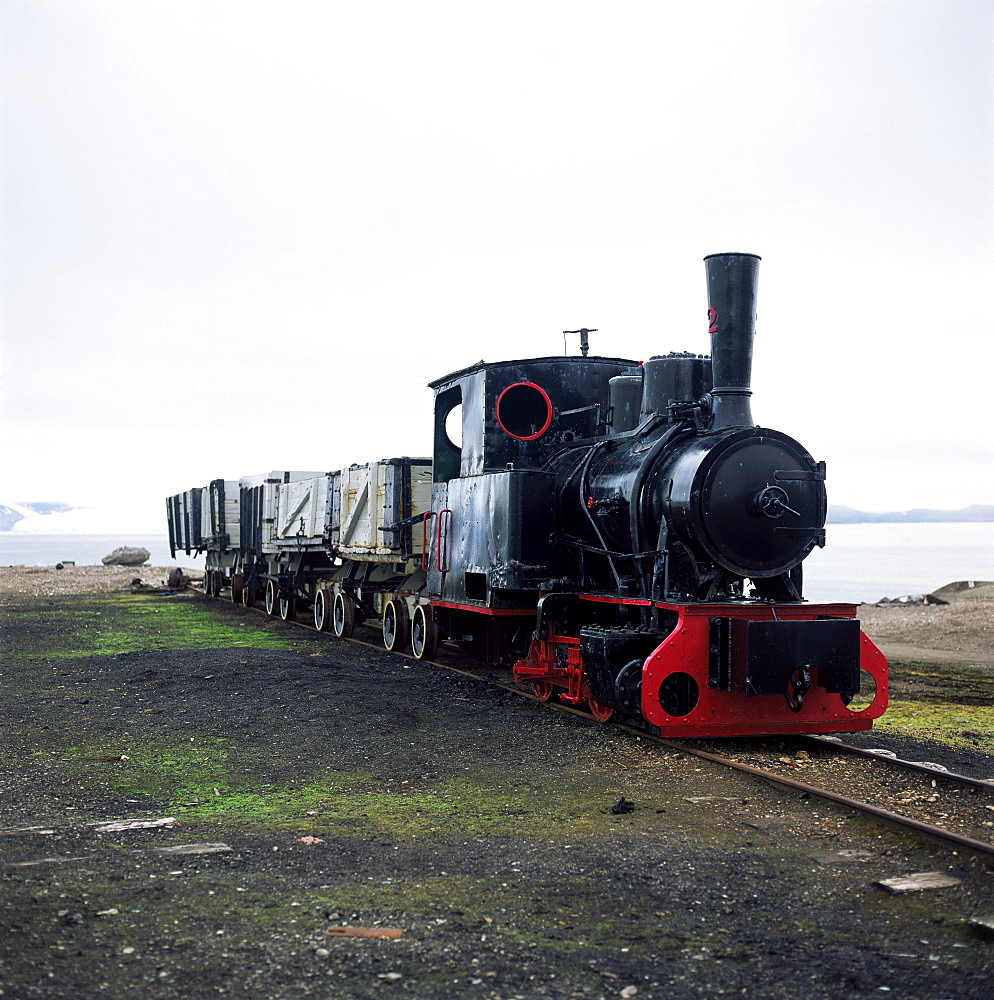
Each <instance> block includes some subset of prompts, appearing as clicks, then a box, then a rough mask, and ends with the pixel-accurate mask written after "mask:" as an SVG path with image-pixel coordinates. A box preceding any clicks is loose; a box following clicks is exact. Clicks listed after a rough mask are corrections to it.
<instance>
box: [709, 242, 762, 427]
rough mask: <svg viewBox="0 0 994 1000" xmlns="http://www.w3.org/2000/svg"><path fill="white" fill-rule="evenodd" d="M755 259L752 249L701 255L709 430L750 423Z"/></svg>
mask: <svg viewBox="0 0 994 1000" xmlns="http://www.w3.org/2000/svg"><path fill="white" fill-rule="evenodd" d="M759 261H760V258H759V257H757V256H756V254H752V253H715V254H711V255H710V256H708V257H705V258H704V267H705V270H706V272H707V282H708V327H709V330H708V332H709V333H710V334H711V367H712V373H713V375H714V388H713V389H712V390H711V398H712V409H711V430H721V429H722V428H725V427H751V426H753V419H752V410H751V408H750V405H749V397H750V396H751V395H752V389H751V388H750V384H751V382H752V342H753V338H754V337H755V335H756V285H757V282H758V278H759Z"/></svg>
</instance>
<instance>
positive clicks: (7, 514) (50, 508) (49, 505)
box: [0, 500, 79, 531]
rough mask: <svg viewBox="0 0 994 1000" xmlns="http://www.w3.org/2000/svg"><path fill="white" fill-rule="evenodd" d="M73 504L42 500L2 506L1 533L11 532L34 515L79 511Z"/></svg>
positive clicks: (0, 514)
mask: <svg viewBox="0 0 994 1000" xmlns="http://www.w3.org/2000/svg"><path fill="white" fill-rule="evenodd" d="M78 509H79V508H78V507H74V506H73V505H72V504H71V503H59V502H58V501H52V500H42V501H38V502H36V503H15V504H11V505H10V506H7V505H6V504H0V531H11V530H12V529H13V527H14V525H15V524H17V522H18V521H23V520H24V519H25V518H26V517H31V516H32V515H35V514H37V515H45V514H65V513H66V512H67V511H70V510H78Z"/></svg>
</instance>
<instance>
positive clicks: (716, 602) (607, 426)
mask: <svg viewBox="0 0 994 1000" xmlns="http://www.w3.org/2000/svg"><path fill="white" fill-rule="evenodd" d="M705 263H706V274H707V283H708V306H709V308H708V319H709V330H710V334H711V347H712V351H711V357H710V358H708V357H700V356H694V355H689V354H669V355H666V356H662V357H654V358H652V359H651V360H649V361H647V362H645V363H644V364H640V363H638V362H635V361H631V360H625V359H619V358H604V357H587V356H581V357H554V358H538V359H534V360H528V361H511V362H500V363H494V364H485V363H482V362H481V363H480V364H478V365H474V366H473V367H471V368H467V369H464V370H462V371H458V372H455V373H453V374H451V375H448V376H446V377H445V378H442V379H439V380H437V381H436V382H433V383H432V384H431V387H432V388H433V389H434V391H435V417H434V454H433V460H432V466H431V468H432V483H431V501H430V510H425V511H424V512H422V513H420V514H415V515H413V516H410V517H408V518H407V519H406V522H405V526H406V529H407V530H408V531H409V533H410V532H413V535H412V537H417V536H418V535H420V538H421V539H422V543H421V546H420V552H419V553H418V554H417V557H416V558H415V559H414V560H413V561H410V562H409V563H408V564H407V565H406V566H404V567H401V566H400V565H395V566H394V567H393V572H392V574H386V575H384V576H383V577H382V578H383V579H384V580H386V581H387V583H386V584H385V588H384V589H383V590H382V592H381V597H382V598H383V600H381V601H380V604H381V605H383V603H384V601H386V602H387V604H389V605H390V606H392V607H393V608H394V612H393V613H392V614H391V613H390V612H389V609H388V608H387V609H386V610H383V608H381V609H380V612H381V613H382V614H383V616H384V623H385V624H384V635H385V636H389V639H390V641H386V645H387V647H388V648H397V636H396V631H397V626H398V623H397V617H398V615H399V617H400V618H401V622H400V625H401V627H402V628H403V629H407V628H409V627H411V626H409V624H408V622H413V627H412V633H411V638H412V642H413V646H414V651H415V654H416V655H421V656H425V655H427V656H430V655H433V653H434V649H435V648H436V646H437V643H438V642H439V641H440V640H442V639H448V640H450V641H454V642H456V643H459V644H460V645H462V646H464V647H465V648H468V649H469V650H470V651H472V652H473V653H474V655H476V656H478V657H479V658H480V659H484V660H486V661H488V662H491V663H495V664H505V665H508V666H512V667H513V670H514V676H515V678H516V679H517V680H519V681H523V682H530V683H531V684H532V686H533V688H534V691H535V692H536V693H537V694H538V695H539V696H540V697H542V698H550V697H553V696H557V697H559V698H561V699H562V700H564V701H567V702H570V703H572V704H575V705H581V706H586V707H588V708H589V709H590V711H591V712H592V713H593V714H594V715H595V717H597V718H598V719H601V720H606V719H607V718H610V717H611V716H612V715H613V714H615V713H619V714H621V715H624V716H631V717H635V718H637V719H641V720H643V721H644V722H645V723H647V724H649V725H651V726H653V727H658V729H659V730H660V731H666V732H668V733H671V734H673V735H681V736H689V735H707V734H714V735H732V734H753V733H757V734H758V733H794V732H832V731H851V730H857V729H867V728H869V727H870V726H871V724H872V720H873V719H874V718H876V717H878V716H879V715H880V714H882V712H883V711H884V709H885V708H886V703H887V673H886V662H885V661H884V659H883V657H882V655H881V654H880V652H879V651H878V650H877V649H876V648H875V647H874V646H873V644H872V643H871V642H870V641H869V640H868V639H867V638H866V636H865V635H863V634H862V632H861V631H860V628H859V623H858V621H857V620H856V618H855V613H856V609H855V606H853V605H848V604H823V605H812V604H808V603H806V602H805V601H804V599H803V582H802V573H801V566H802V562H803V560H804V558H805V557H806V556H807V555H808V553H809V552H810V551H811V550H812V548H814V547H815V546H816V545H823V544H824V540H825V531H824V525H825V516H826V494H825V468H824V464H823V463H819V462H816V461H815V460H814V459H813V458H812V457H811V455H810V454H809V453H808V452H807V451H806V449H805V448H804V447H803V446H802V445H800V444H799V443H798V442H797V441H795V440H793V439H792V438H790V437H789V436H787V435H786V434H783V433H781V432H780V431H776V430H770V429H766V428H762V427H758V426H756V425H755V424H754V423H753V420H752V416H751V410H750V405H749V400H750V396H751V389H750V379H751V359H752V344H753V336H754V332H755V299H756V288H757V273H758V265H759V258H758V257H755V256H754V255H751V254H716V255H713V256H711V257H708V258H706V259H705ZM329 503H330V501H329ZM412 525H413V526H414V527H412ZM394 527H396V526H394ZM381 530H385V529H381ZM243 531H244V529H243ZM321 548H322V550H323V551H321V553H320V556H318V554H317V553H315V556H314V560H315V566H317V564H318V562H320V563H321V566H320V568H318V569H315V570H314V571H313V572H304V573H301V572H300V570H301V566H303V567H304V569H305V570H306V568H307V567H306V560H304V563H299V562H298V564H297V574H296V577H295V579H296V581H297V582H296V585H295V586H294V587H292V588H291V589H292V592H294V593H295V594H296V596H297V599H298V600H307V601H312V602H313V601H314V600H315V594H316V593H317V591H318V590H320V589H321V587H320V582H321V581H320V580H319V579H318V578H319V577H321V576H322V575H324V576H327V575H328V571H327V569H325V568H324V567H325V566H326V565H328V564H329V563H330V565H332V566H335V565H338V566H339V567H340V566H341V565H342V564H343V563H347V562H348V557H345V558H344V559H343V557H342V555H341V553H339V552H336V551H335V550H334V547H333V546H330V545H328V544H324V545H323V546H321ZM209 558H210V557H209ZM332 574H333V575H335V576H336V579H341V580H344V579H346V578H347V574H343V572H342V571H341V569H340V568H339V569H337V570H333V571H332ZM232 576H234V574H232ZM270 576H272V574H270ZM336 586H337V584H336ZM285 589H286V588H284V590H285ZM328 593H331V591H329V592H328ZM398 601H403V602H405V603H404V606H403V607H402V606H401V605H399V604H398V603H397V602H398ZM374 604H375V602H374ZM364 606H365V607H366V608H367V611H369V610H372V611H373V612H374V613H375V607H374V608H372V609H371V605H370V602H369V601H368V600H367V601H366V603H365V605H364ZM336 631H337V629H336ZM402 639H404V640H405V641H406V636H404V637H402ZM401 645H403V642H401ZM861 689H862V698H861V699H860V701H859V702H858V703H857V702H856V701H855V699H856V698H857V696H858V695H859V694H860V692H861Z"/></svg>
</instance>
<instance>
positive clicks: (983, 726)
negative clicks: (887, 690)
mask: <svg viewBox="0 0 994 1000" xmlns="http://www.w3.org/2000/svg"><path fill="white" fill-rule="evenodd" d="M873 728H874V731H875V732H880V733H888V734H891V735H894V736H908V737H913V738H914V739H922V740H934V741H935V742H938V743H945V744H947V745H948V746H951V747H957V748H961V749H968V750H981V751H984V752H986V753H994V707H992V706H988V705H952V704H946V703H938V702H932V701H892V702H890V704H889V705H888V707H887V711H886V713H885V714H884V716H883V717H882V718H880V719H878V720H877V721H876V722H875V723H874V724H873Z"/></svg>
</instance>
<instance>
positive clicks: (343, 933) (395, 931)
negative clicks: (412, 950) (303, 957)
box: [324, 927, 404, 938]
mask: <svg viewBox="0 0 994 1000" xmlns="http://www.w3.org/2000/svg"><path fill="white" fill-rule="evenodd" d="M324 933H325V937H367V938H399V937H400V936H401V935H402V934H403V933H404V932H403V930H401V928H399V927H329V928H328V929H327V930H326V931H325V932H324Z"/></svg>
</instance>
